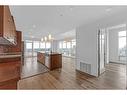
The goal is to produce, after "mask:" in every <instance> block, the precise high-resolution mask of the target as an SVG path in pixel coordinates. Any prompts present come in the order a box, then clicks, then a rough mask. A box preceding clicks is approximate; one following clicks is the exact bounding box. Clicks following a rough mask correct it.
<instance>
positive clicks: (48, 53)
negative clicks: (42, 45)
mask: <svg viewBox="0 0 127 95" xmlns="http://www.w3.org/2000/svg"><path fill="white" fill-rule="evenodd" d="M38 52H39V53H44V54H46V55H55V54H61V53H58V52H44V51H38Z"/></svg>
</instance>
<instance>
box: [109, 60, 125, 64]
mask: <svg viewBox="0 0 127 95" xmlns="http://www.w3.org/2000/svg"><path fill="white" fill-rule="evenodd" d="M109 63H116V64H123V65H126V63H120V62H113V61H109Z"/></svg>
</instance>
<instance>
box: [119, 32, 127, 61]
mask: <svg viewBox="0 0 127 95" xmlns="http://www.w3.org/2000/svg"><path fill="white" fill-rule="evenodd" d="M118 37H119V42H118V43H119V60H120V61H126V56H127V55H126V54H127V50H126V31H120V32H118Z"/></svg>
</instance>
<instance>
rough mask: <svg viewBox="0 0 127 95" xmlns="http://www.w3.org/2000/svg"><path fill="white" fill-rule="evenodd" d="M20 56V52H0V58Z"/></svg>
mask: <svg viewBox="0 0 127 95" xmlns="http://www.w3.org/2000/svg"><path fill="white" fill-rule="evenodd" d="M21 56H22V54H21V52H13V53H0V58H17V57H21Z"/></svg>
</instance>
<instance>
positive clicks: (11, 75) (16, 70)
mask: <svg viewBox="0 0 127 95" xmlns="http://www.w3.org/2000/svg"><path fill="white" fill-rule="evenodd" d="M20 65H21V61H15V62H13V61H12V62H5V63H4V62H3V63H0V89H17V82H18V81H19V80H20Z"/></svg>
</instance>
